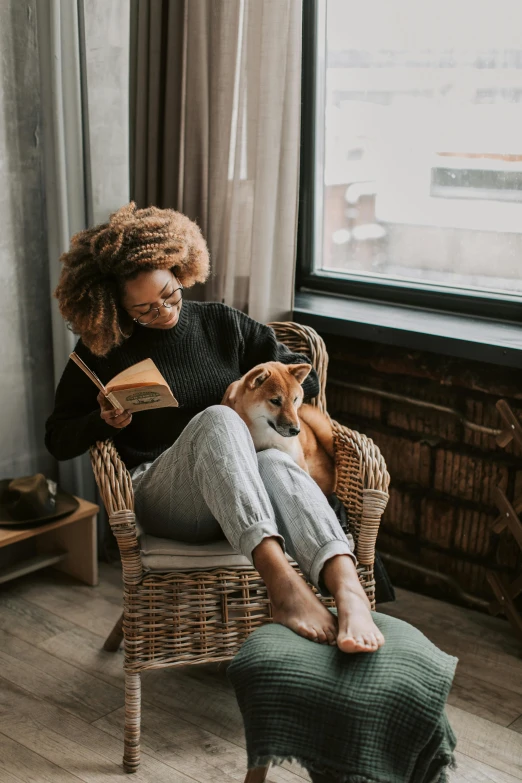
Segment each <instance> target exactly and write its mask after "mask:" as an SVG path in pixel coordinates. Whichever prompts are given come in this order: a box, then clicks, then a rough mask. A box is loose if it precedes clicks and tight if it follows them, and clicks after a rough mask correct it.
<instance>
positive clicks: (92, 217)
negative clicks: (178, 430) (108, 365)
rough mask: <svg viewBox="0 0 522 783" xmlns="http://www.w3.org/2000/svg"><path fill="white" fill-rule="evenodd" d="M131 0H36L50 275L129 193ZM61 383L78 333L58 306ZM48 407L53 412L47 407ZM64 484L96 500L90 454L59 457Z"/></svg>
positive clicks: (53, 279) (56, 348)
mask: <svg viewBox="0 0 522 783" xmlns="http://www.w3.org/2000/svg"><path fill="white" fill-rule="evenodd" d="M129 19H130V14H129V7H128V2H127V0H111V2H110V3H107V2H106V0H38V3H37V24H38V49H39V59H40V76H41V95H42V111H43V129H44V141H43V148H44V158H45V172H44V179H45V200H46V208H47V234H48V253H49V278H50V284H51V291H54V289H55V288H56V284H57V282H58V277H59V274H60V264H59V258H60V255H61V254H62V253H63V251H64V250H65V249H66V248H67V247H68V246H69V240H70V238H71V236H72V234H74V233H76V232H77V231H80V230H82V229H84V228H86V227H87V226H88V225H92V224H93V223H97V222H101V221H103V220H105V219H106V218H107V217H108V215H109V214H110V212H112V211H113V210H115V209H118V207H120V206H121V205H122V204H125V203H126V202H127V201H128V200H129V144H128V137H129V130H128V129H129V121H128V117H129V103H128V99H129V86H128V85H129V37H130V36H129ZM52 331H53V356H54V377H55V383H57V382H58V380H59V378H60V376H61V374H62V371H63V368H64V366H65V363H66V362H67V359H68V356H69V353H70V352H71V351H72V349H73V347H74V345H75V343H76V339H77V338H76V337H75V336H74V335H73V334H72V333H71V332H69V331H68V330H67V328H66V325H65V323H64V322H63V320H62V318H61V316H60V313H59V311H58V306H57V303H56V301H55V300H53V308H52ZM49 412H50V411H49ZM59 470H60V483H61V484H62V486H63V487H64V488H66V489H67V490H69V491H70V492H74V493H75V494H78V495H81V496H82V497H85V498H87V499H89V500H95V498H96V494H95V483H94V477H93V473H92V470H91V467H90V464H89V458H88V456H87V455H84V456H83V457H80V458H78V459H75V460H70V461H68V462H63V463H60V466H59Z"/></svg>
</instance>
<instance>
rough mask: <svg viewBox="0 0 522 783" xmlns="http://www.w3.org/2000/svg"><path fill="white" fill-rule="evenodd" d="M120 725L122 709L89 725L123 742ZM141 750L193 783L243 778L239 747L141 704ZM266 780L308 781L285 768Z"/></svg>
mask: <svg viewBox="0 0 522 783" xmlns="http://www.w3.org/2000/svg"><path fill="white" fill-rule="evenodd" d="M123 722H124V709H120V710H117V711H116V712H113V713H111V714H110V715H106V716H105V717H104V718H100V719H99V720H98V721H96V723H94V724H93V725H94V726H97V727H98V728H100V729H102V730H103V731H106V732H107V733H109V734H112V735H113V736H114V737H117V738H118V739H119V740H120V742H123ZM142 748H143V750H144V751H145V752H147V753H149V754H150V755H152V756H154V757H155V758H158V759H159V760H160V761H164V762H165V763H171V764H172V765H173V766H175V767H176V769H180V770H181V771H182V772H184V773H185V774H186V775H192V776H194V777H195V778H196V779H197V780H220V781H221V780H234V781H241V783H243V781H244V779H245V771H246V752H245V750H244V749H243V748H242V747H239V746H238V745H236V744H234V743H232V742H229V741H227V740H223V739H222V738H221V737H217V736H216V735H215V734H212V733H210V732H208V731H205V730H204V729H202V728H201V727H200V726H195V725H193V724H191V723H187V722H186V721H184V720H180V719H179V717H177V716H176V715H174V714H172V713H168V712H166V711H164V710H162V709H160V708H159V707H158V706H157V705H154V706H152V705H148V704H147V705H144V708H143V711H142ZM296 769H297V770H299V768H296ZM269 779H270V780H273V781H274V782H275V781H277V782H278V783H286V782H288V783H291V782H295V783H303V779H304V780H309V777H308V776H307V775H306V773H305V772H304V770H302V769H301V770H299V771H298V773H297V774H293V773H291V772H290V771H288V770H286V769H281V768H274V769H273V770H272V771H271V773H270V776H269Z"/></svg>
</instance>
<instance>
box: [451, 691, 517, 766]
mask: <svg viewBox="0 0 522 783" xmlns="http://www.w3.org/2000/svg"><path fill="white" fill-rule="evenodd" d="M446 709H447V714H448V718H449V721H450V723H451V725H452V727H453V730H454V732H455V734H456V735H457V740H458V744H457V748H458V750H459V752H460V753H461V754H464V755H465V756H469V757H470V758H472V759H475V760H476V761H480V762H482V763H483V764H487V765H488V766H490V767H492V768H493V769H496V770H500V772H505V773H507V774H508V775H512V776H513V777H514V778H515V779H516V780H522V742H521V741H520V736H519V735H518V734H517V733H516V732H515V731H511V730H510V729H505V728H503V727H502V726H498V725H497V724H495V723H491V721H489V720H485V719H484V718H479V717H478V716H477V715H471V714H470V713H469V712H465V711H464V710H461V709H459V708H458V707H452V706H451V705H448V706H447V708H446Z"/></svg>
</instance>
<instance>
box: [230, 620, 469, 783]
mask: <svg viewBox="0 0 522 783" xmlns="http://www.w3.org/2000/svg"><path fill="white" fill-rule="evenodd" d="M374 619H375V622H376V624H377V625H378V626H379V628H380V629H381V631H382V633H383V634H384V636H385V638H386V644H385V645H384V646H383V647H382V648H381V649H380V650H378V651H377V652H375V653H358V654H355V655H348V654H346V653H342V652H340V651H339V650H338V649H337V648H336V647H329V646H327V645H319V644H315V643H313V642H310V641H307V640H306V639H303V638H302V637H300V636H298V635H297V634H295V633H293V632H292V631H289V630H288V629H287V628H285V627H284V626H282V625H277V624H274V625H265V626H263V627H262V628H259V629H258V630H257V631H254V633H252V634H251V635H250V636H249V638H248V639H247V641H246V642H245V643H244V644H243V646H242V648H241V650H240V651H239V653H238V654H237V655H236V657H235V658H234V660H233V661H232V663H231V664H230V666H229V668H228V676H229V678H230V680H231V682H232V684H233V686H234V688H235V691H236V696H237V700H238V703H239V707H240V709H241V713H242V715H243V721H244V725H245V734H246V741H247V751H248V766H249V768H252V767H260V766H264V765H267V764H268V763H270V762H271V763H275V764H277V763H281V762H282V761H285V760H288V761H289V760H294V761H297V762H299V763H300V764H301V765H302V766H303V767H305V768H306V769H308V770H309V771H310V773H312V772H313V771H315V772H317V773H323V774H326V775H327V776H328V775H330V777H331V778H333V779H334V780H336V781H337V780H339V781H342V783H444V782H445V781H446V780H447V778H446V770H447V768H448V767H450V766H453V765H454V759H453V751H454V749H455V744H456V740H455V735H454V734H453V731H452V729H451V726H450V725H449V723H448V720H447V717H446V714H445V711H444V705H445V703H446V698H447V696H448V692H449V690H450V687H451V683H452V680H453V676H454V673H455V666H456V664H457V659H456V658H452V657H450V656H449V655H446V653H443V652H442V651H441V650H439V649H437V647H435V646H434V645H433V644H432V643H431V642H430V641H429V640H428V639H427V638H426V637H425V636H424V635H423V634H422V633H421V632H420V631H418V630H416V629H415V628H413V627H412V626H411V625H408V623H404V622H402V621H401V620H397V619H395V618H393V617H388V616H386V615H383V614H379V613H377V612H376V613H374Z"/></svg>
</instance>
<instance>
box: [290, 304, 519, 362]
mask: <svg viewBox="0 0 522 783" xmlns="http://www.w3.org/2000/svg"><path fill="white" fill-rule="evenodd" d="M294 320H295V321H297V322H299V323H301V324H305V325H307V326H312V327H313V328H314V329H316V331H318V332H319V333H324V334H334V335H341V336H343V337H352V338H357V339H359V340H369V341H372V342H379V343H384V344H386V345H399V346H402V347H404V348H410V349H414V350H421V351H432V352H433V353H438V354H443V355H446V356H457V357H459V358H461V359H472V360H475V361H481V362H487V363H490V364H497V365H504V366H508V367H513V368H517V369H522V325H520V324H518V323H515V322H512V321H495V320H493V319H490V318H479V317H477V316H462V315H458V314H456V313H443V312H439V311H435V310H428V309H424V308H420V307H405V306H403V305H396V304H391V303H388V302H376V301H375V300H369V299H360V298H356V297H349V296H338V295H334V294H328V293H322V292H321V293H318V292H314V291H307V290H301V291H299V292H297V293H296V295H295V304H294Z"/></svg>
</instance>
